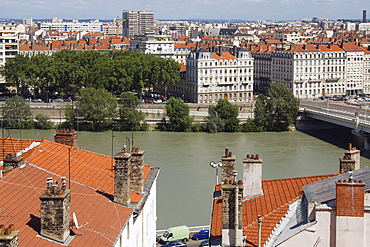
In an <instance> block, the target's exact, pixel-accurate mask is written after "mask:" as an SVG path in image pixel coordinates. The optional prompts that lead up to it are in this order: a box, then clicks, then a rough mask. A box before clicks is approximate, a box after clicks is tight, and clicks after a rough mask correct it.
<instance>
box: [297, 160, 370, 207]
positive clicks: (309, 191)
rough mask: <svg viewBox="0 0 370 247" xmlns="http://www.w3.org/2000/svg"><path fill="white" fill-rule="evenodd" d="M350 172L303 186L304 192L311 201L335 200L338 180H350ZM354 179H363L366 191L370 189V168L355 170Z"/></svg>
mask: <svg viewBox="0 0 370 247" xmlns="http://www.w3.org/2000/svg"><path fill="white" fill-rule="evenodd" d="M349 176H350V174H349V173H344V174H340V175H338V176H335V177H331V178H327V179H325V180H321V181H318V182H315V183H312V184H307V185H305V186H303V190H304V194H305V195H306V197H307V201H309V202H317V203H320V204H321V203H325V202H329V201H331V200H335V196H336V193H335V191H336V187H335V186H336V185H335V184H336V182H337V181H338V180H342V181H343V180H348V179H349ZM353 180H361V181H362V182H364V183H365V191H368V190H370V168H369V167H364V168H361V169H358V170H355V171H353Z"/></svg>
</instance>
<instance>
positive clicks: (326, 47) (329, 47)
mask: <svg viewBox="0 0 370 247" xmlns="http://www.w3.org/2000/svg"><path fill="white" fill-rule="evenodd" d="M319 49H320V51H343V49H342V48H340V46H339V45H320V48H319Z"/></svg>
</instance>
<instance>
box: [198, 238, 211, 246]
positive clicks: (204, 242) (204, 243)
mask: <svg viewBox="0 0 370 247" xmlns="http://www.w3.org/2000/svg"><path fill="white" fill-rule="evenodd" d="M204 246H209V240H208V239H206V240H203V241H202V242H200V244H199V247H204Z"/></svg>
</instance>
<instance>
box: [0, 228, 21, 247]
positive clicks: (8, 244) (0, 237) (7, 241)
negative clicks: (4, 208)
mask: <svg viewBox="0 0 370 247" xmlns="http://www.w3.org/2000/svg"><path fill="white" fill-rule="evenodd" d="M18 236H19V231H18V230H15V227H14V224H10V225H9V227H8V228H5V226H4V225H0V246H4V247H18Z"/></svg>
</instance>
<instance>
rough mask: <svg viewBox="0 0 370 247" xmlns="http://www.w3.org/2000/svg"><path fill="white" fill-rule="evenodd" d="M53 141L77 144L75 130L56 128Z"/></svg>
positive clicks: (68, 144)
mask: <svg viewBox="0 0 370 247" xmlns="http://www.w3.org/2000/svg"><path fill="white" fill-rule="evenodd" d="M54 141H55V142H57V143H61V144H64V145H67V146H71V147H76V146H77V131H75V130H74V129H58V130H57V131H56V132H55V134H54Z"/></svg>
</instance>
